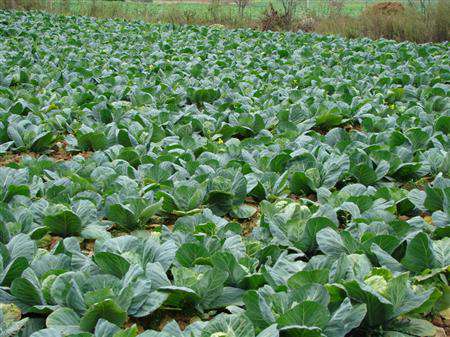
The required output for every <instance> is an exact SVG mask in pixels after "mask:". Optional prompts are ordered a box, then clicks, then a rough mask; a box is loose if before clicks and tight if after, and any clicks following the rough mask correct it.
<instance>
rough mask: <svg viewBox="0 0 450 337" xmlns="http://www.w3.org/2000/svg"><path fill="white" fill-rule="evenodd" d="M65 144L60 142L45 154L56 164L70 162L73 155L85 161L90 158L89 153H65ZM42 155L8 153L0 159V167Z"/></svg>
mask: <svg viewBox="0 0 450 337" xmlns="http://www.w3.org/2000/svg"><path fill="white" fill-rule="evenodd" d="M66 146H67V143H65V142H61V143H58V144H57V146H56V147H55V149H54V150H53V151H52V152H50V153H48V154H46V155H47V156H48V157H50V158H53V159H54V160H55V161H56V162H60V161H67V160H71V159H72V157H73V156H74V155H81V156H82V157H83V158H85V159H87V158H89V157H90V156H91V154H92V152H91V151H84V152H79V153H76V154H74V153H71V152H67V151H66ZM41 155H43V154H42V153H36V152H31V151H30V152H23V153H13V152H8V153H6V154H5V155H4V156H1V157H0V166H7V165H9V164H19V163H20V162H21V161H22V158H23V157H25V156H30V157H33V158H39V157H40V156H41Z"/></svg>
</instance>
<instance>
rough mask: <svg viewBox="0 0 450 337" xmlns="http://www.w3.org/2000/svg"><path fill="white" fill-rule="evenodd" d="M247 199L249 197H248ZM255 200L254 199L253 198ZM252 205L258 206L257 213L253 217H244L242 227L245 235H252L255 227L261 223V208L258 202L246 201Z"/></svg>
mask: <svg viewBox="0 0 450 337" xmlns="http://www.w3.org/2000/svg"><path fill="white" fill-rule="evenodd" d="M246 200H247V199H246ZM252 200H253V199H252ZM246 203H247V204H249V205H250V206H253V207H255V208H256V212H255V214H253V216H252V217H251V218H248V219H244V221H242V222H241V228H242V235H243V236H250V234H252V231H253V228H255V227H258V225H259V218H260V217H261V216H260V210H259V204H258V203H256V202H249V201H247V202H246Z"/></svg>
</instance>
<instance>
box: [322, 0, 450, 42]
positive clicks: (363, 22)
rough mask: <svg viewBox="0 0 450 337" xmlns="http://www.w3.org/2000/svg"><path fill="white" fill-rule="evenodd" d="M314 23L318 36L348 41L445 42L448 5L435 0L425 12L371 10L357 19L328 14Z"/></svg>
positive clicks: (448, 29) (449, 17)
mask: <svg viewBox="0 0 450 337" xmlns="http://www.w3.org/2000/svg"><path fill="white" fill-rule="evenodd" d="M316 22H317V24H316V27H315V30H316V31H317V32H319V33H323V34H339V35H342V36H345V37H350V38H354V37H363V36H367V37H370V38H372V39H379V38H386V39H394V40H397V41H405V40H407V41H414V42H417V43H426V42H441V41H448V40H449V32H450V2H449V1H446V0H439V1H438V2H437V3H436V4H435V5H434V6H430V7H428V8H427V9H426V11H425V12H422V11H420V10H417V9H415V8H412V7H406V8H403V9H401V10H394V11H383V10H376V8H372V9H369V10H366V11H364V12H363V13H361V14H360V15H359V16H357V17H350V16H346V15H335V16H333V15H330V16H328V17H325V18H321V19H319V20H317V21H316Z"/></svg>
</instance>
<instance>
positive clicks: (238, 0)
mask: <svg viewBox="0 0 450 337" xmlns="http://www.w3.org/2000/svg"><path fill="white" fill-rule="evenodd" d="M234 3H235V4H236V6H237V8H238V12H239V15H240V17H241V18H242V17H243V16H244V11H245V8H247V6H248V5H249V4H250V0H234Z"/></svg>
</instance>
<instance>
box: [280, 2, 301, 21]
mask: <svg viewBox="0 0 450 337" xmlns="http://www.w3.org/2000/svg"><path fill="white" fill-rule="evenodd" d="M280 2H281V6H282V7H283V17H284V19H285V20H286V24H287V25H289V26H290V24H291V22H292V19H293V18H294V15H295V11H296V9H297V5H298V3H299V0H280Z"/></svg>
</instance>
